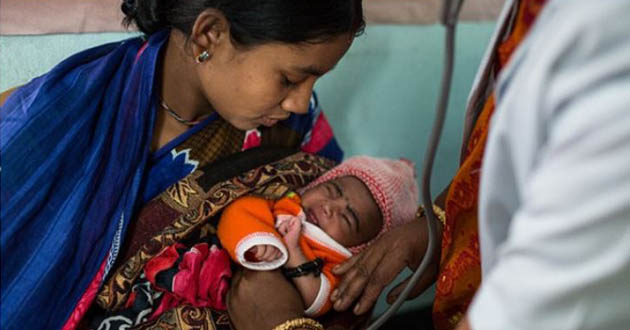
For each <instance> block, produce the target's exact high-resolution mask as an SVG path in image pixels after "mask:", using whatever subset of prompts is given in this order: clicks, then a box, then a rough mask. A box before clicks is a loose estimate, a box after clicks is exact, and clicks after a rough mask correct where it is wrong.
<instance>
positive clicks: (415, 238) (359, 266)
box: [331, 219, 439, 315]
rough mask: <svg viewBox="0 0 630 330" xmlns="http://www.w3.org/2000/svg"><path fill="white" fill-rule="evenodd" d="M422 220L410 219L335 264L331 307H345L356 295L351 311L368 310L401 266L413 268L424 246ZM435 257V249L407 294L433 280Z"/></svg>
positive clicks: (414, 293)
mask: <svg viewBox="0 0 630 330" xmlns="http://www.w3.org/2000/svg"><path fill="white" fill-rule="evenodd" d="M425 221H426V220H425V219H422V220H421V221H418V220H414V221H412V222H410V223H407V224H405V225H401V226H399V227H396V228H394V229H392V230H390V231H389V232H387V233H385V234H384V235H383V236H382V237H381V238H379V239H378V240H377V241H376V242H374V244H372V245H371V246H369V247H368V248H367V249H366V250H364V251H363V252H361V254H359V255H356V256H354V257H352V258H351V259H349V260H348V261H346V262H345V263H343V264H341V265H339V266H337V267H335V268H334V269H333V272H334V273H335V274H337V275H339V276H342V278H341V280H340V283H339V286H338V287H337V289H336V290H335V291H333V294H332V297H331V299H332V301H333V303H334V305H333V306H334V308H335V309H336V310H338V311H343V310H346V309H348V307H350V305H351V304H352V303H353V302H354V301H355V300H357V298H359V300H358V302H357V304H356V305H355V306H354V309H353V311H354V313H355V314H357V315H359V314H363V313H365V312H366V311H368V310H370V308H371V307H372V305H374V303H375V302H376V299H378V296H379V295H380V294H381V291H383V288H385V286H387V285H388V284H389V283H390V282H392V281H393V280H394V279H395V278H396V276H397V275H398V274H399V273H400V272H401V271H402V270H403V269H404V268H405V267H409V268H411V269H412V270H414V269H416V268H417V267H418V265H419V264H420V261H421V260H422V257H423V256H424V253H425V251H426V248H427V226H426V223H425ZM437 260H439V252H438V253H436V256H435V258H434V260H433V262H432V265H431V267H429V270H428V271H427V272H426V273H425V274H423V275H422V276H421V278H420V280H419V281H418V283H417V284H416V286H415V287H414V289H413V290H412V292H411V294H410V295H409V298H414V297H417V296H418V295H419V294H420V293H422V292H423V291H424V290H425V289H426V288H427V287H429V286H430V285H431V284H432V283H433V282H434V281H435V276H436V274H437V266H438V263H437ZM408 281H409V278H407V279H406V280H405V281H403V282H402V283H401V284H399V285H398V286H396V287H395V288H394V289H392V290H391V291H390V292H389V294H388V299H387V300H388V302H389V303H392V302H393V301H394V300H395V298H396V297H397V296H398V295H399V294H400V293H401V292H402V290H403V289H404V286H405V285H406V284H407V282H408Z"/></svg>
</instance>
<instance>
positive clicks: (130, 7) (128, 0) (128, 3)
mask: <svg viewBox="0 0 630 330" xmlns="http://www.w3.org/2000/svg"><path fill="white" fill-rule="evenodd" d="M120 9H121V10H122V12H123V13H124V14H125V16H127V17H129V18H134V17H136V13H137V11H138V7H137V6H136V0H124V1H123V3H122V5H121V6H120Z"/></svg>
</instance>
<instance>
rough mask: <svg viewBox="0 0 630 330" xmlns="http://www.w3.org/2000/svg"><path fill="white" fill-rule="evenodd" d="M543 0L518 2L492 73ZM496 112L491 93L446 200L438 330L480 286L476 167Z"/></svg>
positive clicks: (456, 317) (452, 322)
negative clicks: (514, 16) (512, 22)
mask: <svg viewBox="0 0 630 330" xmlns="http://www.w3.org/2000/svg"><path fill="white" fill-rule="evenodd" d="M544 2H545V0H522V1H520V3H519V4H518V6H519V7H518V13H517V16H516V19H515V22H514V25H513V28H512V30H511V32H509V37H508V38H507V39H506V40H505V41H503V42H502V43H501V44H500V45H499V47H498V48H497V49H496V55H497V56H496V57H495V58H496V62H495V64H494V65H495V70H494V72H495V74H498V73H499V72H500V71H501V68H503V67H504V66H505V64H506V63H507V62H508V61H509V59H510V56H511V55H512V53H513V52H514V50H515V49H516V47H517V46H518V45H519V44H520V43H521V41H522V40H523V39H524V38H525V36H526V35H527V32H528V31H529V28H530V27H531V26H532V24H533V23H534V21H535V19H536V16H537V15H538V13H539V12H540V10H541V9H542V6H543V5H544ZM494 109H495V96H494V93H491V94H490V96H489V97H488V99H487V100H486V102H485V104H484V107H483V109H482V111H481V113H480V115H479V117H478V119H477V121H476V123H475V127H474V129H473V131H472V133H471V135H470V138H469V140H468V144H467V146H466V151H465V153H464V155H465V156H464V158H463V160H462V163H461V165H460V168H459V170H458V171H457V174H456V175H455V177H454V178H453V181H452V182H451V186H450V188H449V191H448V194H447V196H446V203H445V211H446V226H444V230H443V232H442V255H441V260H440V271H439V275H438V279H437V290H436V295H435V300H434V302H433V323H434V327H435V328H436V329H438V330H450V329H453V328H454V327H455V326H456V325H457V323H458V322H459V321H460V320H461V319H462V317H463V316H464V315H465V313H466V310H467V309H468V306H469V305H470V302H471V301H472V298H473V296H474V294H475V292H476V291H477V288H478V287H479V284H480V282H481V258H480V255H479V233H478V227H477V222H478V221H477V215H478V213H477V205H478V197H479V178H480V174H481V163H482V159H483V153H484V150H485V145H486V138H487V136H488V131H489V127H490V120H491V118H492V114H493V113H494Z"/></svg>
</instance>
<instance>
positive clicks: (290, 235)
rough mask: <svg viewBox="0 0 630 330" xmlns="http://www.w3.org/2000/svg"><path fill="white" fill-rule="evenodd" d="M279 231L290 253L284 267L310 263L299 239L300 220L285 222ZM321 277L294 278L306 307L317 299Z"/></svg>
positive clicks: (305, 276) (294, 219) (308, 275)
mask: <svg viewBox="0 0 630 330" xmlns="http://www.w3.org/2000/svg"><path fill="white" fill-rule="evenodd" d="M278 231H279V232H280V234H281V235H282V236H283V238H284V242H285V244H286V246H287V250H288V252H289V259H288V261H287V263H286V264H285V265H284V267H287V268H295V267H297V266H299V265H302V264H304V263H307V262H309V261H310V260H308V259H306V257H305V256H304V253H303V252H302V248H300V243H299V238H300V234H301V231H302V223H301V222H300V220H299V219H297V218H293V219H290V220H287V221H285V222H284V223H282V224H281V225H280V226H279V228H278ZM320 276H323V275H320ZM320 276H314V275H313V274H312V273H310V274H307V275H302V276H298V277H293V278H292V280H293V283H294V284H295V286H296V287H297V289H298V291H299V292H300V294H301V295H302V299H303V300H304V305H305V306H311V305H312V304H313V302H314V301H315V299H316V298H317V294H318V293H319V289H320V285H321V277H320Z"/></svg>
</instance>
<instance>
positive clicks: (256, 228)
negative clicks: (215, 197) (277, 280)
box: [217, 196, 288, 270]
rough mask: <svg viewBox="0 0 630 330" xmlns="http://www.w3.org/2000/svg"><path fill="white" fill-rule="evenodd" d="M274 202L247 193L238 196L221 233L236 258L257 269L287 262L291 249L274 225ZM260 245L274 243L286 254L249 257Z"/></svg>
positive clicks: (225, 215)
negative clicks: (268, 258)
mask: <svg viewBox="0 0 630 330" xmlns="http://www.w3.org/2000/svg"><path fill="white" fill-rule="evenodd" d="M274 204H275V203H274V202H273V201H270V200H266V199H264V198H260V197H255V196H246V197H242V198H239V199H237V200H236V201H234V202H233V203H232V204H230V205H229V206H228V207H227V208H226V209H225V210H224V211H223V214H222V215H221V219H220V220H219V225H218V227H217V236H218V237H219V240H221V245H223V248H225V249H226V251H227V252H228V253H229V255H230V257H231V258H232V260H234V261H235V262H237V263H239V264H241V265H242V266H244V267H247V268H250V269H254V270H271V269H275V268H278V267H280V266H282V265H283V264H284V263H285V262H286V261H287V258H288V252H287V249H286V247H285V246H284V242H283V240H282V237H281V236H280V234H278V232H277V231H276V229H275V227H274V222H275V221H274V215H273V213H272V209H273V206H274ZM256 245H272V246H274V247H276V248H277V249H278V250H280V251H281V252H282V254H283V256H282V257H281V258H279V259H276V260H274V261H271V262H264V261H249V260H247V259H246V258H245V252H247V251H248V250H249V249H251V248H252V247H254V246H256Z"/></svg>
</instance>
